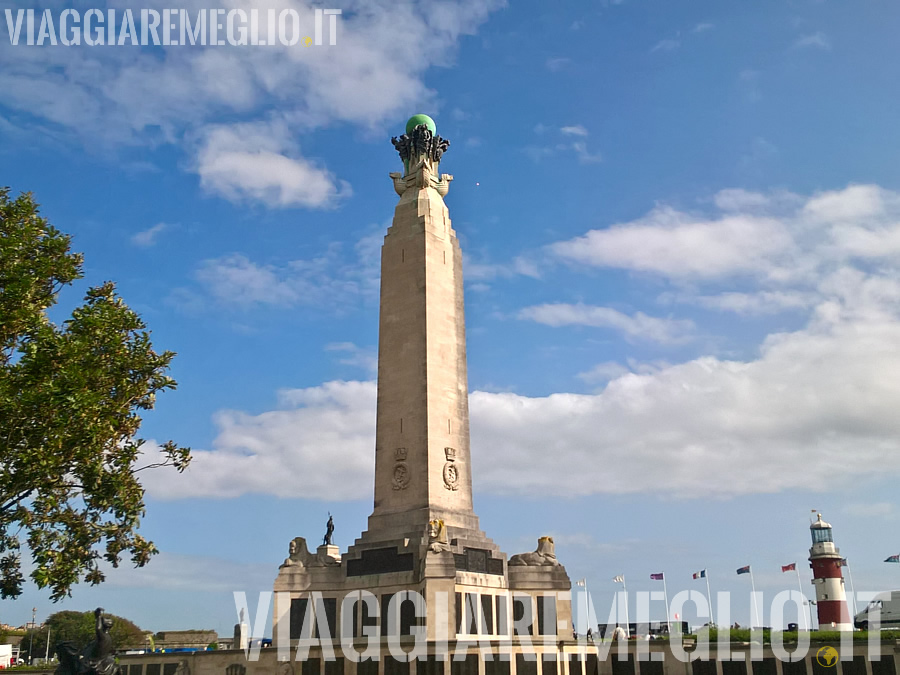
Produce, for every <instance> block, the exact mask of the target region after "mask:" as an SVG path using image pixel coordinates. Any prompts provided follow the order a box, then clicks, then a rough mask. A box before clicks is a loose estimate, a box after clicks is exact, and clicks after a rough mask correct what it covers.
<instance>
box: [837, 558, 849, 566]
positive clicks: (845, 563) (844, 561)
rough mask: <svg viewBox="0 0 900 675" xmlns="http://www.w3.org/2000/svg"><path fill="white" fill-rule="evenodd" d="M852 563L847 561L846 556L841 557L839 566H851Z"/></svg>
mask: <svg viewBox="0 0 900 675" xmlns="http://www.w3.org/2000/svg"><path fill="white" fill-rule="evenodd" d="M849 566H850V563H848V562H847V559H846V558H841V561H840V562H839V563H838V567H849Z"/></svg>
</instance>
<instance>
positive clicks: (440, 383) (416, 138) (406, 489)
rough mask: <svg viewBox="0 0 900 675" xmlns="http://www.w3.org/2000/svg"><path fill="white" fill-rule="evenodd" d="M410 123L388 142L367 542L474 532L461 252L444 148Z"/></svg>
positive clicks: (423, 121)
mask: <svg viewBox="0 0 900 675" xmlns="http://www.w3.org/2000/svg"><path fill="white" fill-rule="evenodd" d="M435 131H436V130H435V127H434V122H433V121H432V120H431V118H429V117H426V116H425V115H416V116H415V117H413V118H412V119H410V120H409V122H408V123H407V125H406V134H404V135H403V136H401V137H400V139H394V143H395V146H396V147H397V150H398V151H399V153H400V157H401V159H402V160H403V165H404V169H405V173H403V174H400V173H394V174H391V178H392V179H393V181H394V189H395V190H396V191H397V194H399V195H400V202H399V203H398V204H397V208H396V210H395V211H394V220H393V224H392V225H391V227H390V228H389V229H388V232H387V236H385V238H384V247H383V248H382V250H381V317H380V322H379V344H378V413H377V427H376V432H375V509H374V511H373V512H372V516H371V517H370V518H369V531H368V533H367V534H368V535H369V537H370V538H371V537H379V536H384V535H388V534H398V535H399V534H406V535H408V534H412V533H421V532H422V531H424V528H425V527H426V525H427V524H428V522H429V521H431V520H435V519H440V520H443V521H444V523H445V525H446V527H447V529H448V530H449V531H450V532H451V534H453V533H457V532H458V533H459V534H469V533H471V532H472V531H474V530H477V520H476V518H475V514H474V512H473V510H472V471H471V462H470V456H469V397H468V380H467V376H466V329H465V319H464V312H463V276H462V253H461V252H460V248H459V241H458V240H457V238H456V233H455V232H454V231H453V227H452V226H451V224H450V216H449V213H448V211H447V206H446V205H445V204H444V196H445V195H446V194H447V191H448V189H449V187H450V181H451V180H453V177H452V176H449V175H447V174H442V175H439V174H438V167H439V163H440V160H441V156H442V154H443V153H444V151H445V150H446V149H447V147H448V145H449V143H448V142H447V141H445V140H444V139H442V138H441V137H440V136H438V135H437V134H436V133H435Z"/></svg>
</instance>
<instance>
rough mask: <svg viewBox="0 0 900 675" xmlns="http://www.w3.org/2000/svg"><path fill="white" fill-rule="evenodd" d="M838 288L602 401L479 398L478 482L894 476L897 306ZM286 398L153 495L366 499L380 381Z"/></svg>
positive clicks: (686, 487)
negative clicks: (755, 353) (727, 349)
mask: <svg viewBox="0 0 900 675" xmlns="http://www.w3.org/2000/svg"><path fill="white" fill-rule="evenodd" d="M848 285H849V286H852V287H851V288H847V286H848ZM843 287H844V294H843V296H842V297H834V298H831V299H830V300H828V301H827V302H823V303H822V307H821V311H818V312H816V313H815V314H814V316H813V318H812V320H811V321H810V324H809V325H808V326H806V327H805V328H803V329H802V330H798V331H795V332H792V333H784V334H779V335H772V336H769V338H767V339H766V340H765V341H764V343H763V344H762V346H761V348H760V355H759V357H758V358H756V359H754V360H749V361H726V360H721V359H717V358H714V357H701V358H698V359H694V360H692V361H688V362H686V363H681V364H677V365H671V366H662V367H659V368H655V369H649V372H647V373H646V374H636V373H628V374H622V375H620V376H619V377H616V378H615V379H612V380H611V381H610V382H609V383H608V385H607V386H606V388H605V389H604V390H603V392H602V393H599V394H594V395H580V394H569V393H558V394H553V395H550V396H547V397H542V398H532V397H528V396H522V395H517V394H512V393H488V392H474V393H473V394H472V395H471V398H470V408H471V415H472V420H471V426H472V448H473V450H472V457H473V462H474V463H475V466H474V475H475V480H476V485H477V488H478V489H480V490H482V491H487V492H490V493H520V494H534V493H539V494H542V495H558V496H573V495H586V494H598V493H601V494H628V493H642V494H653V495H663V496H672V497H678V498H708V497H710V496H719V497H728V496H734V495H742V494H758V493H771V492H778V491H783V490H813V491H817V490H828V489H830V488H833V487H836V486H841V485H845V484H850V483H854V482H859V481H860V480H864V479H865V478H867V477H876V476H877V477H884V476H900V417H898V416H897V414H896V411H897V409H898V408H900V352H898V351H897V349H896V345H897V344H898V343H900V305H896V304H895V305H894V306H893V309H894V313H893V314H891V315H890V316H887V315H886V311H885V308H884V307H882V308H881V309H882V310H883V311H882V312H878V311H874V310H875V307H869V308H868V309H862V310H861V308H860V307H856V306H854V305H860V304H861V305H866V304H869V305H878V304H879V303H880V302H881V301H880V300H878V298H879V297H880V296H878V294H873V293H872V292H871V289H868V290H867V289H866V288H865V281H864V280H863V279H861V278H856V279H855V280H851V281H849V282H846V281H845V283H844V286H843ZM898 297H900V296H898ZM828 305H835V306H836V307H829V306H828ZM281 400H282V409H280V410H276V411H272V412H267V413H263V414H261V415H247V414H245V413H240V412H234V411H225V412H222V413H219V414H218V415H217V416H216V423H217V425H218V426H219V429H220V433H219V436H218V438H217V439H216V441H215V442H214V444H213V450H212V451H197V452H195V460H194V463H193V464H192V467H191V468H190V469H189V473H188V475H186V476H183V477H180V478H173V477H171V476H165V477H163V476H158V475H155V473H154V472H148V474H147V475H146V477H145V480H146V481H147V487H148V490H149V491H150V494H151V495H153V496H155V497H160V498H178V497H186V496H188V495H190V496H201V497H203V496H218V497H227V496H236V495H239V494H245V493H265V494H274V495H278V496H297V495H303V496H306V497H309V498H321V499H335V500H337V499H357V498H359V497H360V496H361V495H365V494H370V493H371V489H372V487H371V486H372V480H373V478H372V471H373V452H374V450H373V448H374V419H375V384H374V383H373V382H363V383H361V382H330V383H326V384H323V385H321V386H319V387H312V388H308V389H301V390H291V391H286V392H283V393H282V396H281ZM488 448H489V449H490V452H488V451H487V449H488Z"/></svg>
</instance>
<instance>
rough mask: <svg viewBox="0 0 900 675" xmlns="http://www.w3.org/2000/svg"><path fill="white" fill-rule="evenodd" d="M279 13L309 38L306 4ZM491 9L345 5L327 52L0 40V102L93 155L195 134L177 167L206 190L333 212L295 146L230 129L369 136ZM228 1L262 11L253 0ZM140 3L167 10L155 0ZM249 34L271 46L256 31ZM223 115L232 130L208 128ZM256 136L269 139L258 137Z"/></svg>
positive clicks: (381, 2) (367, 2)
mask: <svg viewBox="0 0 900 675" xmlns="http://www.w3.org/2000/svg"><path fill="white" fill-rule="evenodd" d="M104 4H107V5H110V6H119V5H121V3H119V2H114V1H113V0H109V2H107V3H100V5H99V8H100V9H101V10H102V9H103V7H104ZM277 4H278V8H279V9H280V10H281V9H283V10H287V9H292V10H295V11H296V12H297V13H298V15H299V17H300V21H301V26H308V27H310V29H311V28H312V26H313V23H314V11H313V10H314V5H313V4H310V3H309V2H306V1H301V0H283V1H282V2H279V3H277ZM502 4H503V2H502V0H488V1H484V0H449V1H447V2H442V3H440V4H439V5H435V4H434V3H429V2H425V1H424V0H421V1H419V2H407V3H396V2H391V1H390V0H351V1H349V2H347V3H345V4H343V5H342V10H343V13H342V15H341V17H340V19H339V26H338V44H337V45H335V46H333V47H331V46H327V45H323V46H313V47H310V48H306V47H304V46H302V44H297V45H294V46H283V45H280V44H276V45H275V46H271V45H270V46H265V47H259V46H257V47H253V46H212V47H202V46H199V45H198V46H192V47H190V48H185V47H183V46H168V47H159V48H155V49H150V50H148V49H138V48H131V47H120V48H117V49H98V48H92V47H88V46H86V45H82V46H80V47H74V46H73V47H66V48H65V49H61V48H57V49H33V50H29V49H22V48H19V47H14V46H12V45H10V44H9V43H8V42H0V60H2V62H3V64H4V66H3V69H2V71H0V89H2V91H4V101H3V103H4V106H6V107H7V108H8V109H10V110H12V111H14V112H15V113H17V114H18V115H20V116H21V119H22V120H23V123H32V124H33V125H34V126H35V127H43V126H45V125H49V126H50V127H52V128H53V129H54V130H55V131H60V132H62V133H64V134H68V135H69V136H72V137H77V138H79V139H80V140H81V141H82V142H83V143H84V144H85V145H89V146H91V147H97V146H107V147H117V146H119V145H121V144H128V145H159V144H169V143H171V144H176V143H180V142H181V140H182V138H184V137H185V136H190V135H194V134H201V135H204V134H205V135H206V136H207V138H206V142H203V143H199V144H194V145H191V146H189V150H190V151H192V152H193V153H194V154H193V155H192V156H191V157H190V158H189V160H190V161H189V162H188V164H189V165H190V166H192V167H194V168H195V169H197V170H199V172H200V175H201V178H202V179H203V181H204V184H205V185H206V187H207V188H208V189H210V190H211V191H213V192H214V193H215V194H219V195H222V196H225V197H226V198H229V199H241V200H244V199H250V200H254V201H262V202H263V203H265V204H267V205H274V206H279V207H282V206H302V207H308V208H317V207H321V206H324V205H328V204H330V203H331V201H332V198H333V197H334V196H335V195H336V193H338V192H341V187H340V183H339V182H338V181H336V179H334V178H333V177H332V176H331V175H330V174H329V173H328V172H327V170H326V169H325V168H324V167H322V166H319V165H317V164H316V163H315V162H311V161H310V160H308V159H305V158H303V157H302V156H301V155H299V154H298V153H297V152H296V150H297V149H296V147H293V148H291V147H286V145H285V142H284V137H283V135H280V132H279V130H277V129H275V128H272V127H269V128H266V129H261V130H258V133H257V137H256V138H254V139H253V142H252V143H250V142H247V143H239V142H238V141H239V140H240V139H239V138H235V136H238V137H239V136H240V134H239V131H241V130H243V129H244V127H241V126H240V124H243V123H247V122H251V121H254V120H257V119H259V118H260V117H261V116H262V115H264V114H265V115H274V116H275V117H277V118H278V119H281V120H284V124H285V125H286V126H287V128H289V129H290V132H291V136H292V137H296V136H298V135H303V134H305V133H309V132H310V131H313V130H315V129H319V128H322V127H327V126H333V125H339V124H345V123H349V124H356V125H362V126H364V127H367V128H371V127H377V126H378V125H380V124H382V123H383V122H384V121H385V120H387V119H389V118H391V117H392V116H396V115H399V114H402V111H408V110H409V109H410V108H411V107H418V106H420V105H423V104H433V103H434V102H435V100H436V99H435V94H434V92H433V91H431V90H430V89H429V88H428V87H427V86H426V84H425V81H424V75H425V72H426V71H427V70H428V69H429V68H430V67H432V66H435V65H440V66H446V65H449V64H451V63H452V61H453V58H454V54H455V50H456V47H457V45H458V42H459V39H460V37H462V36H463V35H469V34H473V33H474V32H475V31H476V30H477V29H478V27H479V26H480V25H481V24H482V23H483V22H484V21H485V20H486V19H487V17H488V16H489V15H490V13H491V12H492V11H494V10H496V9H497V8H498V7H500V6H502ZM227 5H228V9H242V10H245V11H247V10H250V9H260V11H261V13H264V12H265V10H266V9H267V6H266V5H263V4H261V3H260V2H259V1H258V0H230V2H228V3H227ZM144 6H146V7H148V8H154V9H162V8H164V7H168V5H167V4H166V3H164V2H163V1H162V0H153V1H151V2H148V3H145V5H144ZM181 7H182V8H183V9H185V10H186V11H187V12H189V13H190V14H191V16H196V13H197V11H198V10H200V9H203V8H205V7H206V4H205V3H203V2H202V0H186V1H185V2H183V3H181ZM397 35H403V36H404V38H403V39H402V40H398V39H396V36H397ZM259 37H260V38H261V39H263V40H267V41H272V40H273V39H274V36H269V35H268V25H267V22H265V21H261V22H260V36H259ZM225 118H227V119H229V120H231V121H232V123H233V124H234V125H235V126H233V127H231V128H230V129H229V128H227V127H226V128H216V129H208V127H210V125H212V124H214V123H216V122H220V121H221V120H222V119H225ZM29 121H30V122H29ZM267 134H271V135H272V138H271V139H265V138H260V137H259V136H263V137H265V136H266V135H267ZM273 145H274V146H275V147H272V146H273Z"/></svg>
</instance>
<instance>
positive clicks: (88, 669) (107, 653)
mask: <svg viewBox="0 0 900 675" xmlns="http://www.w3.org/2000/svg"><path fill="white" fill-rule="evenodd" d="M112 625H113V621H112V619H109V618H107V617H105V616H103V608H102V607H98V608H97V609H95V610H94V635H95V637H94V641H93V642H90V643H88V645H87V646H86V647H84V648H83V649H82V650H81V651H78V647H76V646H75V645H74V644H72V643H71V642H60V643H58V644H57V645H56V654H57V656H58V657H59V665H58V666H57V667H56V675H118V673H119V666H117V665H116V656H115V650H114V649H113V643H112V637H110V635H109V629H110V628H112Z"/></svg>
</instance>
